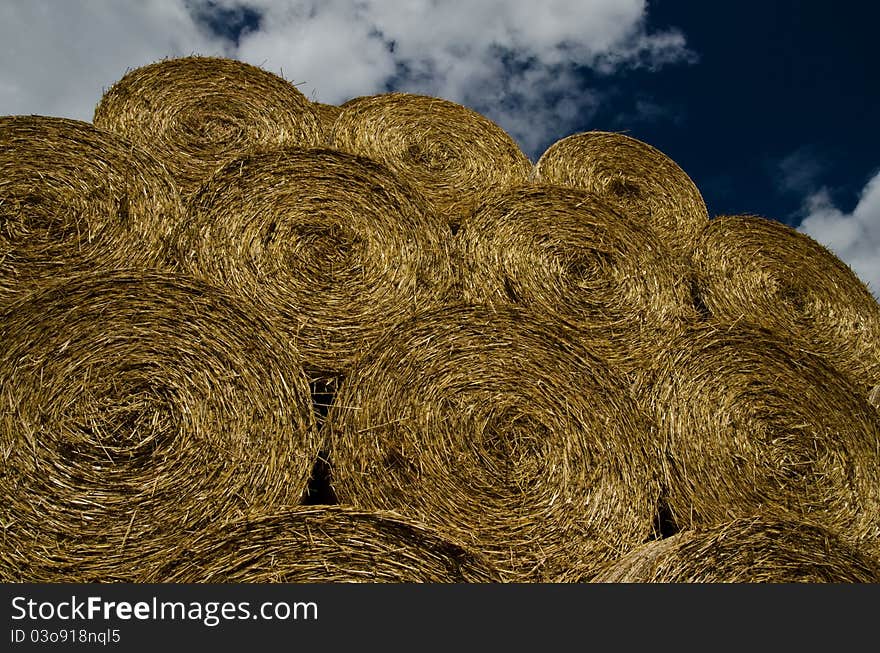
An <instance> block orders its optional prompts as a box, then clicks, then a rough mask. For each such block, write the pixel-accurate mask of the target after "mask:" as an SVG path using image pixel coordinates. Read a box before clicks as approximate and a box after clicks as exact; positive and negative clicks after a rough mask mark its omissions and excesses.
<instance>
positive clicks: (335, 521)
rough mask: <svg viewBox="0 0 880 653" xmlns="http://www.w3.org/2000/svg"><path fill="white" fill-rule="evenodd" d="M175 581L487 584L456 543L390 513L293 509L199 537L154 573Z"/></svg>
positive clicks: (479, 566)
mask: <svg viewBox="0 0 880 653" xmlns="http://www.w3.org/2000/svg"><path fill="white" fill-rule="evenodd" d="M153 580H154V581H158V582H173V583H489V582H496V581H498V580H500V579H499V577H498V574H497V572H496V571H495V570H494V569H493V568H492V567H491V566H490V565H489V564H488V563H487V562H485V561H484V560H483V559H482V558H481V557H480V556H479V555H477V554H475V553H473V552H471V551H468V550H467V549H466V548H465V547H463V546H462V545H461V544H460V543H458V542H455V541H453V540H450V539H449V538H446V537H440V536H439V535H438V534H436V533H435V532H433V531H431V530H430V529H428V528H426V527H424V526H422V525H420V524H417V523H415V522H412V521H411V520H406V519H403V518H402V517H400V516H399V515H395V514H393V513H369V512H364V511H360V510H356V509H353V508H349V507H344V506H321V507H313V508H305V507H302V508H298V509H292V510H286V511H282V512H277V513H271V514H268V515H266V516H262V517H258V518H256V519H253V520H250V521H237V522H230V523H227V524H222V525H221V526H220V527H219V528H215V529H211V530H209V531H205V532H204V533H202V534H200V535H199V536H198V537H197V538H196V539H195V540H193V541H192V542H191V543H189V544H188V545H187V546H186V547H185V548H183V549H182V550H181V551H180V552H179V554H178V556H177V557H176V558H175V559H174V560H172V561H170V562H169V563H168V564H167V565H166V566H165V567H163V568H162V569H161V570H159V571H158V572H157V573H156V576H155V578H154V579H153Z"/></svg>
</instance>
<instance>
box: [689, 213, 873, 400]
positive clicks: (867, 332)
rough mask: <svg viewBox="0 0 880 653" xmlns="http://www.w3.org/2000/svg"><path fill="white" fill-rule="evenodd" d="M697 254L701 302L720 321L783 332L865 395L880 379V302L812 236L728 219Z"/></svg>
mask: <svg viewBox="0 0 880 653" xmlns="http://www.w3.org/2000/svg"><path fill="white" fill-rule="evenodd" d="M691 258H692V264H693V270H694V281H695V285H696V289H697V294H698V297H699V300H700V301H701V302H702V304H703V305H704V306H705V308H706V310H707V311H708V312H709V313H710V314H711V315H712V317H714V318H715V319H717V320H719V321H725V322H735V321H738V320H743V319H744V320H746V321H749V322H754V323H756V324H760V325H761V326H763V327H766V328H768V329H772V330H774V331H778V332H779V333H780V334H781V335H782V337H785V338H790V339H793V340H795V341H796V342H797V346H798V347H800V348H802V349H805V350H807V351H810V352H813V353H816V354H819V355H821V356H823V357H825V358H827V359H828V361H829V362H830V363H831V364H832V365H834V366H835V367H837V368H838V369H839V370H840V371H841V372H843V373H845V374H847V375H849V376H850V378H851V379H852V380H853V381H855V382H856V383H858V384H860V385H861V386H863V392H862V394H863V395H867V393H868V392H869V391H870V389H871V388H872V387H873V386H874V385H876V384H878V383H880V305H878V303H877V300H876V299H875V298H874V297H873V296H872V295H871V292H870V291H869V290H868V289H867V287H866V286H865V284H864V283H862V281H861V280H859V278H858V277H856V275H855V274H854V273H853V271H852V270H851V269H850V268H849V267H848V266H847V265H846V264H845V263H844V262H843V261H841V260H840V259H839V258H837V257H836V256H835V255H834V254H832V253H831V252H830V251H828V250H827V249H826V248H825V247H823V246H822V245H820V244H819V243H817V242H816V241H815V240H813V239H812V238H810V237H809V236H807V235H806V234H803V233H800V232H798V231H796V230H795V229H792V228H791V227H788V226H786V225H784V224H781V223H779V222H776V221H775V220H768V219H765V218H761V217H758V216H751V215H734V216H721V217H718V218H715V219H714V220H712V221H711V222H710V223H709V224H708V225H707V226H706V228H705V229H704V230H703V232H702V234H701V235H700V237H699V239H698V240H697V243H696V245H695V247H694V251H693V254H692V257H691Z"/></svg>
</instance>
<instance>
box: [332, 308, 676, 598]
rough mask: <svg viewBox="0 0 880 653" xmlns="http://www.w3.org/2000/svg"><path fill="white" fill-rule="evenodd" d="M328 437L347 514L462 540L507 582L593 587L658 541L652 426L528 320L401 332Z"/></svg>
mask: <svg viewBox="0 0 880 653" xmlns="http://www.w3.org/2000/svg"><path fill="white" fill-rule="evenodd" d="M325 429H326V430H327V432H328V438H329V450H330V455H331V461H332V472H331V479H332V485H333V489H334V490H335V492H336V495H337V497H338V498H339V500H340V502H343V503H349V504H353V505H356V506H358V507H361V508H365V509H374V510H376V509H378V510H396V511H399V512H401V513H403V514H406V515H409V516H411V517H413V518H416V519H418V520H419V521H422V522H424V523H426V524H428V525H431V526H434V527H436V528H438V529H439V530H441V531H443V532H446V533H450V534H452V535H453V536H454V537H455V538H457V539H461V540H463V541H465V542H467V543H469V544H470V545H471V546H472V547H474V548H476V549H477V550H479V551H481V552H482V553H483V554H484V555H486V556H487V557H488V558H489V560H490V561H492V562H493V563H494V564H495V565H496V566H497V567H498V568H499V569H500V570H501V571H502V572H503V573H504V574H505V578H506V579H508V580H514V581H554V582H556V581H572V580H585V579H588V578H589V577H590V575H591V574H592V573H593V572H594V571H595V569H596V568H597V567H598V566H599V565H600V564H601V563H603V562H606V561H608V560H609V559H611V558H613V557H615V556H617V555H619V554H621V553H622V552H625V551H628V550H630V549H632V548H633V547H635V546H636V545H638V544H639V543H641V542H643V541H645V540H646V539H647V538H648V537H650V536H651V533H652V528H653V520H654V516H655V512H656V504H657V500H658V497H659V491H660V485H659V467H658V466H657V465H656V463H655V459H656V458H657V455H658V453H657V449H656V448H655V441H656V438H655V434H654V432H653V429H652V426H651V424H650V422H649V421H648V420H647V419H646V418H644V417H643V416H642V413H641V412H640V410H639V408H638V406H637V405H636V403H635V402H634V401H633V400H632V399H630V398H629V396H628V394H627V389H626V386H625V384H624V383H623V381H622V379H620V378H618V376H617V375H616V372H615V370H614V369H613V368H611V367H610V366H609V365H607V364H606V363H605V362H604V361H603V360H601V359H600V358H598V357H596V356H593V355H592V354H591V353H590V352H589V351H588V350H587V349H585V348H584V347H583V346H582V345H581V343H580V342H579V341H578V339H577V337H576V335H575V334H573V333H572V332H571V331H569V330H567V329H566V328H564V327H563V326H562V325H560V324H558V323H557V322H555V321H553V320H549V319H541V318H539V317H538V316H536V315H535V314H533V313H529V312H526V311H524V310H521V309H516V308H512V307H508V308H487V307H470V306H460V307H455V308H448V309H444V310H439V311H435V312H432V313H428V314H422V315H420V316H418V317H416V318H414V319H413V320H412V321H410V322H407V323H405V324H402V325H400V326H398V327H397V328H396V329H395V330H394V332H393V333H389V334H388V336H387V337H386V338H384V339H383V340H382V341H380V342H377V343H376V345H375V346H374V348H373V349H372V350H371V351H370V353H369V355H368V356H365V357H364V358H363V359H361V361H360V362H359V364H358V365H357V366H356V367H355V369H354V370H353V371H352V372H351V374H350V375H349V376H348V377H347V378H346V380H345V382H344V383H343V385H342V388H341V390H340V395H339V397H338V399H337V402H336V403H335V404H334V405H333V406H332V407H331V409H330V414H329V416H328V418H327V422H326V424H325Z"/></svg>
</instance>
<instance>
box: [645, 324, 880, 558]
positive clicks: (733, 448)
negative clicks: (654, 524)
mask: <svg viewBox="0 0 880 653" xmlns="http://www.w3.org/2000/svg"><path fill="white" fill-rule="evenodd" d="M645 379H650V380H648V381H645ZM638 391H639V392H640V393H643V394H644V395H645V396H646V403H647V404H649V405H651V406H652V407H653V409H654V413H655V417H656V420H657V423H658V426H659V428H660V435H661V437H662V438H663V440H664V446H665V447H666V452H667V453H666V461H665V466H666V486H667V487H666V492H667V494H668V496H667V502H668V507H669V510H670V512H671V513H672V515H673V518H674V521H675V522H676V523H677V524H678V526H679V527H690V526H694V525H711V524H717V523H722V522H725V521H729V520H730V519H731V518H733V517H737V516H744V515H751V514H755V513H763V514H779V515H781V516H783V517H786V518H788V519H791V520H794V521H798V520H809V521H814V522H817V523H820V524H823V525H825V526H826V527H827V528H829V529H831V530H833V531H835V532H838V533H840V534H841V536H842V537H844V538H846V539H848V540H849V541H852V542H864V543H865V544H866V545H869V546H877V544H878V543H880V540H878V536H880V416H878V413H877V411H876V410H875V409H874V408H873V407H872V406H870V404H868V402H867V400H866V399H865V398H864V397H863V396H860V395H859V394H858V393H857V392H856V390H855V387H854V385H853V384H852V383H850V382H849V381H848V380H847V379H846V377H844V376H842V375H841V374H839V373H838V372H837V371H836V370H834V369H833V368H832V367H830V366H829V365H827V363H826V362H825V361H824V360H823V359H821V358H819V357H816V356H811V355H810V354H807V353H804V352H802V351H798V350H797V349H793V348H791V347H790V346H789V343H786V342H784V341H782V340H780V339H778V338H777V337H775V335H774V334H772V333H771V332H768V331H765V330H760V329H757V328H754V327H748V326H745V325H740V326H731V327H728V326H723V325H714V324H713V325H706V326H702V327H699V328H697V327H695V328H693V329H691V330H690V331H689V332H687V333H685V334H683V335H680V336H679V337H677V338H675V339H673V340H672V341H671V342H670V343H669V344H668V346H667V348H666V351H665V352H663V353H661V354H660V355H658V358H657V361H656V362H655V366H654V368H653V369H652V370H651V371H650V372H649V373H647V374H646V376H645V377H644V378H643V384H639V390H638Z"/></svg>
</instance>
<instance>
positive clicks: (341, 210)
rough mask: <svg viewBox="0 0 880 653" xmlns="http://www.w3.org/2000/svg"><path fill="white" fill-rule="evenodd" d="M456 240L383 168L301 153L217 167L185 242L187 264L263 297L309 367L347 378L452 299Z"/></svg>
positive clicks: (181, 251) (330, 154)
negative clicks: (381, 343) (401, 331)
mask: <svg viewBox="0 0 880 653" xmlns="http://www.w3.org/2000/svg"><path fill="white" fill-rule="evenodd" d="M450 240H451V234H450V233H449V231H448V229H446V228H445V225H444V223H443V222H442V221H441V220H440V218H439V217H438V216H437V215H436V214H435V213H434V212H433V211H431V210H430V208H429V207H428V206H427V204H426V203H425V202H424V200H423V199H422V198H421V197H420V195H419V194H418V192H417V191H415V190H413V189H412V188H410V187H409V186H408V185H407V184H405V183H403V182H402V181H401V180H399V179H398V178H396V177H395V176H394V175H393V174H392V173H391V172H390V171H389V170H388V169H387V168H385V167H384V166H382V165H380V164H378V163H375V162H374V161H371V160H369V159H366V158H364V157H358V156H354V155H350V154H345V153H342V152H338V151H334V150H318V149H315V150H297V149H292V150H277V151H272V152H264V153H261V154H254V155H251V156H248V157H245V158H242V159H239V160H236V161H233V162H231V163H230V164H229V165H227V166H226V167H225V168H223V169H222V170H220V171H218V172H217V174H215V175H214V176H213V177H212V178H211V179H210V180H209V181H208V182H207V183H206V184H205V186H204V187H203V188H202V189H201V191H200V192H199V193H198V194H197V195H196V196H195V197H194V198H193V200H192V202H191V204H190V220H189V222H188V224H187V225H186V227H185V228H184V229H182V230H181V233H180V234H179V237H178V238H177V242H178V245H177V248H176V249H177V251H178V258H179V260H180V261H181V265H182V266H183V267H184V269H187V270H189V271H191V272H192V273H193V274H196V275H199V276H201V277H203V278H205V279H207V280H209V281H211V282H213V283H215V284H216V285H218V286H220V287H223V288H226V289H227V290H229V291H232V292H236V293H238V294H240V295H243V296H246V297H248V298H252V299H254V300H256V301H257V302H258V303H259V304H260V305H261V306H262V307H263V308H264V310H265V311H266V312H267V314H268V315H270V316H271V317H272V318H273V319H274V320H275V322H276V328H278V329H280V330H281V332H282V333H284V334H285V336H286V337H288V338H289V339H291V340H292V341H295V342H296V345H297V347H298V349H299V350H300V352H301V354H302V356H303V360H304V362H305V364H306V365H307V367H308V368H309V370H310V372H312V373H313V374H338V373H342V372H344V371H345V370H346V369H347V368H348V367H349V366H350V365H351V364H352V363H353V362H354V360H355V359H356V357H357V356H358V355H359V354H360V353H361V352H363V351H364V350H365V349H366V348H368V347H369V345H370V343H372V342H373V341H374V340H375V339H376V338H378V337H380V336H381V335H382V334H384V333H385V332H386V331H387V330H389V329H390V328H392V327H393V325H394V324H396V323H397V322H398V321H400V320H403V319H406V318H407V317H409V316H411V315H413V314H414V313H416V312H418V311H420V310H424V309H427V308H431V307H433V306H436V305H438V304H439V303H441V302H442V301H445V299H446V297H447V295H448V293H449V292H450V288H451V285H452V283H453V271H452V263H451V258H450Z"/></svg>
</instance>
